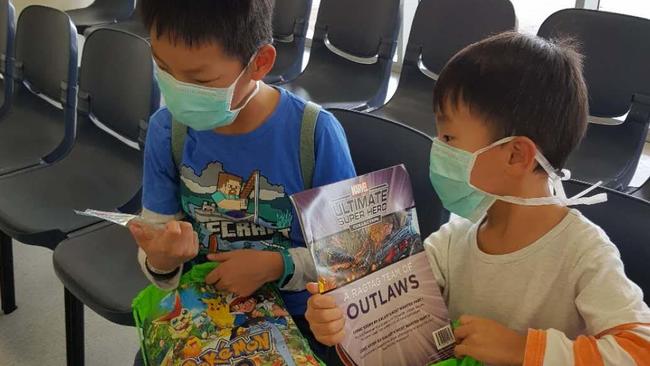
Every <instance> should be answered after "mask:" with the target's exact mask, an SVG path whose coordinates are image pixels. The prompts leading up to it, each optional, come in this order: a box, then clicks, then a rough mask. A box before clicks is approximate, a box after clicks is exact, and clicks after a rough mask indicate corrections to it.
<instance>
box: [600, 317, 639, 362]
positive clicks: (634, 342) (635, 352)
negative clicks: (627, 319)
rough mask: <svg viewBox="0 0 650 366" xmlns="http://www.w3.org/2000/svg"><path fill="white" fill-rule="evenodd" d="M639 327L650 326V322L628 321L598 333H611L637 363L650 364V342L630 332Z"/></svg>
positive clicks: (601, 335)
mask: <svg viewBox="0 0 650 366" xmlns="http://www.w3.org/2000/svg"><path fill="white" fill-rule="evenodd" d="M638 327H650V323H628V324H622V325H619V326H617V327H614V328H611V329H608V330H606V331H604V332H602V333H600V334H599V335H598V337H599V338H600V337H603V336H606V335H611V336H613V337H614V339H615V340H616V343H618V345H619V346H620V347H621V348H622V349H623V350H625V352H627V354H628V355H630V357H632V359H633V360H634V362H636V364H637V365H650V342H649V341H647V340H645V339H643V338H641V337H639V336H638V335H636V334H634V333H632V332H630V330H633V329H635V328H638Z"/></svg>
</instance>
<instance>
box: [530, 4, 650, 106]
mask: <svg viewBox="0 0 650 366" xmlns="http://www.w3.org/2000/svg"><path fill="white" fill-rule="evenodd" d="M537 34H538V35H539V36H541V37H544V38H557V37H563V36H570V37H572V38H574V39H575V40H577V41H578V44H579V45H580V50H581V52H582V53H583V54H584V55H585V59H584V75H585V78H586V82H587V86H588V88H589V108H590V114H591V115H593V116H598V117H615V116H621V115H623V114H625V113H626V112H627V111H628V110H629V109H630V102H631V99H632V96H633V95H634V94H637V93H638V94H644V95H646V96H650V67H648V65H650V42H648V39H650V20H648V19H644V18H637V17H633V16H629V15H623V14H615V13H608V12H603V11H595V10H585V9H565V10H560V11H558V12H556V13H554V14H552V15H551V16H549V17H548V18H547V19H546V20H545V21H544V23H542V26H541V27H540V29H539V32H538V33H537Z"/></svg>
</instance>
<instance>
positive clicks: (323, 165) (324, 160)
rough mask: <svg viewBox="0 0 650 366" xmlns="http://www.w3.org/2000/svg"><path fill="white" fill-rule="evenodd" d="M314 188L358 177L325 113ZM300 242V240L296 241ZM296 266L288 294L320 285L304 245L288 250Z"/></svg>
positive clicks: (333, 120)
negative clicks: (310, 285) (308, 285)
mask: <svg viewBox="0 0 650 366" xmlns="http://www.w3.org/2000/svg"><path fill="white" fill-rule="evenodd" d="M314 144H315V146H314V153H315V155H316V161H315V165H314V176H313V182H312V186H313V187H320V186H324V185H327V184H331V183H335V182H339V181H342V180H345V179H349V178H353V177H355V176H356V175H357V174H356V171H355V169H354V163H353V162H352V156H351V155H350V148H349V147H348V142H347V139H346V137H345V131H344V130H343V127H341V124H340V123H339V121H337V120H336V117H334V115H333V114H331V113H330V112H328V111H326V110H322V111H321V112H320V114H319V115H318V121H317V123H316V131H315V139H314ZM296 241H298V240H296ZM289 253H290V254H291V259H292V260H293V263H294V274H293V276H292V277H291V279H290V280H289V281H288V282H287V283H286V284H285V285H284V286H283V287H282V290H285V291H303V290H304V289H305V286H306V285H307V283H309V282H315V281H317V273H316V267H314V261H313V260H312V257H311V253H310V252H309V250H308V249H307V248H305V247H304V244H302V243H301V247H295V248H291V249H289Z"/></svg>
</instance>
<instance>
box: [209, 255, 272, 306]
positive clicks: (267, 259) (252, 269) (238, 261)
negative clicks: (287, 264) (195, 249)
mask: <svg viewBox="0 0 650 366" xmlns="http://www.w3.org/2000/svg"><path fill="white" fill-rule="evenodd" d="M208 259H209V260H211V261H214V262H219V263H220V264H219V266H218V267H217V268H215V269H214V270H213V271H212V272H210V274H208V275H207V277H205V282H206V283H208V284H214V286H215V287H216V288H217V289H219V290H223V291H229V292H232V293H234V294H237V295H238V296H250V295H252V294H253V292H255V291H257V289H259V288H260V287H262V286H263V285H264V284H265V283H267V282H271V281H277V280H278V279H279V278H280V277H281V276H282V272H283V271H284V260H283V259H282V254H280V253H278V252H272V251H261V250H251V249H240V250H233V251H231V252H223V253H213V254H208Z"/></svg>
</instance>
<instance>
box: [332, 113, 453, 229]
mask: <svg viewBox="0 0 650 366" xmlns="http://www.w3.org/2000/svg"><path fill="white" fill-rule="evenodd" d="M331 112H332V113H333V114H334V116H336V118H337V119H338V120H339V121H340V122H341V125H342V126H343V128H344V129H345V133H346V136H347V139H348V144H349V146H350V151H351V153H352V160H353V161H354V166H355V167H356V169H357V174H359V175H361V174H365V173H370V172H372V171H375V170H379V169H384V168H388V167H390V166H393V165H397V164H404V165H405V166H406V169H407V171H408V173H409V175H410V177H411V184H412V185H413V195H414V198H415V204H416V207H417V212H418V221H419V223H420V234H421V236H422V238H426V237H427V236H429V234H431V233H433V232H434V231H436V230H438V228H439V227H440V225H442V224H443V223H445V222H447V221H448V219H449V213H448V212H447V211H445V210H444V208H443V207H442V203H441V202H440V199H439V198H438V196H437V195H436V193H435V191H434V190H433V187H432V186H431V183H430V182H429V152H430V150H431V143H432V140H431V138H430V137H428V136H426V135H425V134H423V133H421V132H419V131H416V130H414V129H412V128H410V127H407V126H405V125H402V124H399V123H396V122H392V121H388V120H385V119H382V118H379V117H376V116H373V115H369V114H365V113H361V112H355V111H348V110H342V109H332V110H331Z"/></svg>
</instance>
